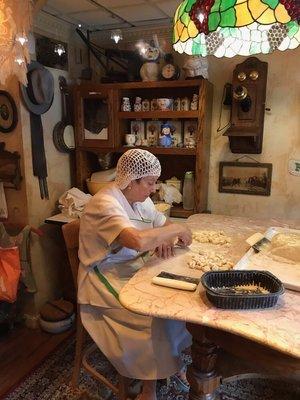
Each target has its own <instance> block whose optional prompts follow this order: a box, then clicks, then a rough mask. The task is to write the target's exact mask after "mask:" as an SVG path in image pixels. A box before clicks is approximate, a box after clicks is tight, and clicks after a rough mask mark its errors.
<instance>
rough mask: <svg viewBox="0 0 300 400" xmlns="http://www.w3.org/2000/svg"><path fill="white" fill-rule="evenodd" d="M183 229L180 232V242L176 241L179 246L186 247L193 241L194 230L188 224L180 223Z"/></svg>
mask: <svg viewBox="0 0 300 400" xmlns="http://www.w3.org/2000/svg"><path fill="white" fill-rule="evenodd" d="M180 226H181V228H182V229H181V231H180V233H179V234H178V242H177V243H176V244H177V246H180V247H186V246H189V245H190V244H191V243H192V241H193V238H192V231H191V230H190V229H189V228H188V227H187V226H186V225H180Z"/></svg>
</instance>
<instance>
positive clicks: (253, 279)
mask: <svg viewBox="0 0 300 400" xmlns="http://www.w3.org/2000/svg"><path fill="white" fill-rule="evenodd" d="M201 282H202V285H203V286H204V287H205V289H206V295H207V298H208V299H209V301H210V302H211V303H213V304H214V305H215V306H216V307H218V308H226V309H242V310H249V309H260V308H270V307H274V306H275V304H276V303H277V300H278V298H279V296H280V295H281V294H282V293H283V292H284V288H283V285H282V283H281V282H280V280H279V279H277V278H276V277H275V276H274V275H272V274H271V273H270V272H268V271H256V270H250V271H240V270H235V271H232V270H231V271H219V272H206V273H205V274H204V275H203V276H202V278H201ZM247 284H248V285H251V284H255V285H259V286H262V287H263V288H265V289H266V290H268V292H269V293H267V294H260V293H259V294H258V293H253V294H241V293H226V294H224V293H222V291H223V288H230V287H234V286H237V285H247Z"/></svg>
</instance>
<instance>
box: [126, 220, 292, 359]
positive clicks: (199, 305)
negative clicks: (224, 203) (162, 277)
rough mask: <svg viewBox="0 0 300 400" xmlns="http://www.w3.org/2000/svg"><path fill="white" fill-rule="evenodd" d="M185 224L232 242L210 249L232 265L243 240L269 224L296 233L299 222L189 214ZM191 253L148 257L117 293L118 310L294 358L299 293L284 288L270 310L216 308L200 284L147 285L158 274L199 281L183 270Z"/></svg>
mask: <svg viewBox="0 0 300 400" xmlns="http://www.w3.org/2000/svg"><path fill="white" fill-rule="evenodd" d="M186 223H188V224H189V226H190V227H191V228H192V229H203V230H223V231H224V232H225V233H226V235H228V236H230V237H231V238H232V242H231V244H230V245H229V246H228V247H227V246H226V248H224V246H223V249H221V246H217V247H215V249H219V250H220V252H223V253H224V255H225V256H226V257H228V258H230V259H231V260H232V261H233V262H234V263H236V262H237V261H238V260H239V259H240V258H241V257H242V256H243V255H244V254H245V252H246V251H247V250H248V248H249V245H247V243H246V242H245V239H246V238H248V237H249V236H251V235H252V234H253V233H255V232H261V233H263V232H264V231H265V230H266V229H267V228H269V227H271V226H283V227H288V228H294V229H300V221H297V222H295V221H293V222H291V221H283V220H276V219H272V220H255V219H249V218H241V217H231V216H222V215H213V214H212V215H210V214H195V215H193V216H191V217H189V219H188V220H187V222H186ZM208 246H216V245H208ZM210 249H211V248H210ZM191 251H192V250H191V249H176V255H175V257H173V258H171V259H167V260H161V259H157V258H155V257H154V258H152V259H150V260H149V261H148V263H147V264H146V265H145V266H144V267H143V268H142V269H140V270H139V271H138V272H137V273H136V274H135V275H134V277H133V278H131V279H130V281H129V282H128V283H127V284H126V285H125V286H124V287H123V289H122V290H121V292H120V301H121V303H122V304H123V306H124V307H126V308H127V309H129V310H131V311H133V312H136V313H138V314H143V315H150V316H154V317H160V318H168V319H176V320H182V321H186V322H192V323H196V324H200V325H204V326H208V327H212V328H216V329H221V330H224V331H228V332H231V333H234V334H238V335H240V336H243V337H245V338H247V339H251V340H253V341H256V342H258V343H260V344H263V345H266V346H269V347H271V348H274V349H276V350H279V351H281V352H283V353H286V354H288V355H291V356H294V357H300V292H294V291H290V290H286V291H285V293H284V294H283V295H282V296H281V297H280V299H279V300H278V303H277V304H276V306H275V307H274V308H272V309H266V310H246V311H245V310H222V309H218V308H215V307H214V306H213V305H212V304H211V303H210V302H209V301H208V300H207V298H206V295H205V291H204V289H203V287H202V285H199V286H198V288H197V290H196V292H187V291H181V290H176V289H171V288H166V287H161V286H156V285H154V284H152V283H151V278H152V277H153V276H155V275H157V274H158V273H159V272H160V271H163V270H164V271H169V272H173V273H177V274H182V275H189V276H193V277H200V276H201V275H202V272H201V271H199V270H194V269H190V268H189V267H188V266H187V260H188V259H189V258H190V256H191Z"/></svg>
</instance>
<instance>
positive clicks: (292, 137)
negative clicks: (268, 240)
mask: <svg viewBox="0 0 300 400" xmlns="http://www.w3.org/2000/svg"><path fill="white" fill-rule="evenodd" d="M258 58H259V59H260V60H261V61H266V62H268V82H267V95H266V107H269V108H270V109H271V111H270V112H266V113H265V125H264V140H263V151H262V154H253V155H250V156H252V157H253V158H255V159H256V160H257V161H260V162H266V163H273V177H272V187H271V196H270V197H266V196H253V195H242V194H228V193H219V192H218V179H219V169H218V164H219V161H234V160H236V159H237V158H238V157H241V156H242V155H239V154H233V153H231V152H230V149H229V145H228V139H227V137H225V136H222V135H220V134H218V133H217V126H218V118H219V110H220V103H221V98H222V91H223V86H224V83H226V82H230V81H231V78H232V71H233V69H234V68H235V65H236V64H238V63H241V62H243V61H244V60H245V58H244V57H236V58H233V59H216V58H214V59H212V58H210V60H209V65H210V68H209V74H210V81H211V82H212V83H213V84H214V103H213V121H212V141H211V156H210V157H211V158H210V176H209V205H208V208H209V209H210V210H211V211H212V212H213V213H217V214H227V215H238V216H243V215H245V216H255V217H261V218H269V217H282V218H290V219H295V218H298V219H299V218H300V201H299V200H300V177H296V176H293V175H291V174H289V172H288V161H289V159H298V160H300V113H299V108H300V72H299V66H300V65H299V60H300V47H298V48H297V49H296V50H289V51H286V52H275V53H273V54H271V55H268V56H264V55H258ZM227 121H228V120H227V119H226V114H224V118H223V124H225V123H226V122H227ZM241 161H250V162H251V160H247V159H246V158H245V159H243V160H241Z"/></svg>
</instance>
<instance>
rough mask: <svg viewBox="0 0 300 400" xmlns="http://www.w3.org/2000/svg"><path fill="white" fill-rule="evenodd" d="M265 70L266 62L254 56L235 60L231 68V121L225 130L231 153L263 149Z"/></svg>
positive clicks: (252, 151) (253, 151) (266, 71)
mask: <svg viewBox="0 0 300 400" xmlns="http://www.w3.org/2000/svg"><path fill="white" fill-rule="evenodd" d="M267 73H268V63H266V62H262V61H259V60H258V59H257V58H256V57H250V58H248V59H247V60H246V61H244V62H243V63H241V64H238V65H237V66H236V67H235V69H234V71H233V79H232V89H231V91H232V96H231V97H232V101H231V121H230V127H229V129H228V130H227V131H226V132H225V133H224V135H226V136H228V138H229V145H230V150H231V151H232V153H251V154H260V153H261V151H262V142H263V131H264V117H265V99H266V87H267ZM224 104H225V103H224Z"/></svg>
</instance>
